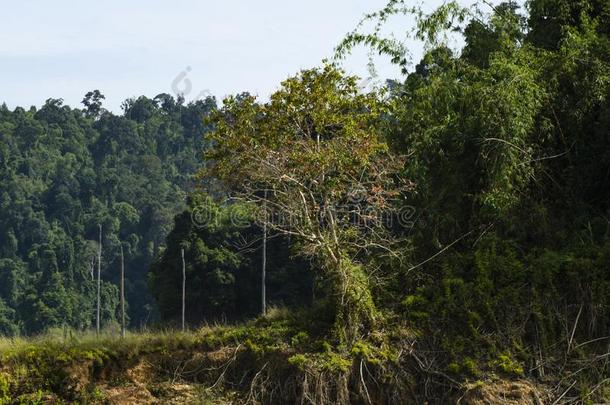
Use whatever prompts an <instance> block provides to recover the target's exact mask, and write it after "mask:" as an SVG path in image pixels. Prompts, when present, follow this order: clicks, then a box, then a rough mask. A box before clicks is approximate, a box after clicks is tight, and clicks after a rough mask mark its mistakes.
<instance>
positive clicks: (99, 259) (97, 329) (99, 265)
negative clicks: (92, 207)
mask: <svg viewBox="0 0 610 405" xmlns="http://www.w3.org/2000/svg"><path fill="white" fill-rule="evenodd" d="M98 226H99V228H100V238H99V242H100V246H99V250H98V254H97V311H96V317H95V333H96V335H97V336H99V335H100V292H101V288H102V281H101V273H102V224H99V225H98Z"/></svg>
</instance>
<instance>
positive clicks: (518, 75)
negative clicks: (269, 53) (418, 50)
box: [0, 0, 610, 403]
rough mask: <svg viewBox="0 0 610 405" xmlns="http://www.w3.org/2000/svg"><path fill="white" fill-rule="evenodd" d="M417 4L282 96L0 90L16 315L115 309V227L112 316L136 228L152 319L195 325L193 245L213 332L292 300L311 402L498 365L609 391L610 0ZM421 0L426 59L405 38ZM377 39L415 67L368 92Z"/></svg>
mask: <svg viewBox="0 0 610 405" xmlns="http://www.w3.org/2000/svg"><path fill="white" fill-rule="evenodd" d="M406 3H407V2H404V1H400V0H391V1H390V2H389V3H388V5H387V7H386V8H384V9H383V10H380V11H378V12H376V13H372V14H370V15H368V16H366V17H365V18H364V20H363V21H362V23H361V24H360V25H359V26H358V28H357V29H356V30H355V31H353V32H352V33H350V34H348V35H347V37H346V38H345V40H344V41H343V42H342V43H341V44H339V46H338V47H337V49H336V58H335V59H334V60H332V61H327V62H325V63H324V64H323V65H322V66H320V67H317V68H312V69H308V70H303V71H301V72H299V73H298V74H297V75H295V76H294V77H291V78H289V79H287V80H286V81H284V82H283V83H282V84H281V86H280V88H279V89H278V90H277V91H276V92H275V93H274V94H272V95H271V97H270V98H269V99H268V100H261V99H259V98H257V97H254V96H252V95H250V94H248V93H243V94H240V95H237V96H231V97H228V98H226V99H225V100H224V101H223V102H222V104H221V105H219V106H217V105H216V102H215V100H214V99H211V98H210V99H206V100H203V101H198V102H195V103H190V104H188V105H184V102H183V100H181V99H180V98H178V99H177V100H176V99H174V98H172V97H170V96H168V95H159V96H157V97H156V98H154V99H148V98H145V97H141V98H138V99H134V100H128V101H126V102H125V105H124V114H123V115H122V116H116V115H114V114H111V113H109V112H107V111H104V110H103V108H102V105H101V101H102V98H103V97H102V96H101V94H99V92H92V93H89V94H88V95H87V96H86V98H85V100H84V105H85V108H84V109H71V108H69V107H67V106H63V105H62V102H61V100H49V101H47V103H46V104H45V105H44V106H43V107H42V108H40V109H35V108H32V109H30V110H29V111H25V110H23V109H21V108H17V109H15V110H14V111H12V112H11V111H9V110H8V109H7V108H6V107H2V108H0V139H1V143H0V170H1V171H2V183H1V184H0V195H1V204H2V205H1V207H2V208H1V209H0V224H1V226H0V232H1V233H0V252H1V257H2V259H0V288H1V290H0V298H1V300H0V330H1V331H2V333H4V334H18V333H26V334H31V333H36V332H40V331H42V330H44V329H47V328H49V327H58V326H69V327H72V328H76V329H81V330H82V329H87V328H89V327H91V325H92V323H93V321H94V319H95V318H94V309H95V307H94V305H95V282H94V279H93V269H94V266H95V264H96V263H95V257H96V252H97V249H98V248H99V246H98V245H97V237H98V224H101V225H102V229H103V243H102V246H103V252H104V254H103V261H102V274H103V279H104V287H103V299H102V301H103V314H104V316H103V320H104V322H105V323H107V324H111V323H112V322H114V320H115V319H116V316H117V311H118V290H117V285H118V274H119V273H118V266H119V264H118V261H117V260H118V257H119V253H118V250H119V247H120V246H121V244H122V246H123V247H124V249H125V253H126V260H127V271H126V274H127V302H128V306H129V312H128V313H129V318H130V325H131V327H132V328H137V327H139V326H142V325H144V324H147V323H148V324H149V325H154V324H159V325H164V326H167V325H178V323H179V321H180V316H181V310H182V295H181V293H182V291H181V285H182V262H181V255H182V252H184V254H185V268H186V269H185V270H186V271H185V273H186V279H187V280H188V282H187V286H186V298H185V306H186V318H187V322H188V323H189V324H190V325H191V327H196V326H199V325H201V324H204V323H209V322H229V323H231V322H237V321H243V320H245V319H248V318H255V317H257V316H258V315H260V314H261V313H263V314H264V312H265V307H266V306H274V307H282V308H283V307H287V308H290V311H291V312H290V313H291V315H290V316H289V317H288V319H289V321H280V322H279V326H278V328H279V329H280V330H281V331H282V332H281V333H289V334H290V337H289V339H288V341H289V343H286V342H284V343H283V346H281V347H280V349H277V348H275V349H274V350H279V351H281V350H284V352H288V353H289V354H287V355H286V356H285V357H289V359H288V363H289V364H290V365H291V366H294V367H296V368H298V369H299V370H301V371H303V370H305V371H304V376H305V377H303V378H304V380H303V381H304V382H302V385H303V387H302V392H301V394H298V395H302V397H301V399H302V398H304V397H305V395H306V394H305V392H306V391H307V389H309V388H311V387H310V386H308V385H307V376H312V375H315V376H317V377H316V378H317V380H316V383H315V384H317V385H316V387H317V389H318V391H316V392H315V393H312V394H311V395H312V397H311V398H314V399H313V400H312V399H311V398H310V401H309V402H311V403H322V402H327V403H332V402H349V400H346V397H349V394H345V392H347V391H349V392H350V393H351V394H352V395H359V396H358V398H359V399H358V400H357V401H356V402H358V403H360V402H362V403H401V402H402V401H404V400H405V398H411V399H412V400H413V398H416V400H418V401H421V403H423V401H424V400H426V401H428V400H431V401H433V402H434V401H438V403H443V401H445V400H447V398H450V397H449V396H445V395H449V394H447V393H448V392H452V390H455V391H459V390H461V389H462V388H463V386H462V385H460V384H461V382H462V381H477V380H479V379H482V378H483V377H482V376H486V375H502V376H507V378H511V379H529V380H531V381H537V382H538V383H541V384H548V385H550V386H552V387H553V388H552V389H550V391H551V392H553V393H554V394H553V395H554V397H553V398H557V397H559V399H558V400H557V401H559V400H560V399H561V398H565V399H567V398H572V399H574V401H579V400H582V401H587V400H590V401H596V400H599V401H605V400H607V399H608V398H609V397H610V385H609V384H608V381H609V380H610V363H608V359H609V358H608V350H609V348H610V346H609V344H610V340H609V339H608V331H609V330H610V3H609V2H608V1H606V0H578V1H572V0H531V1H529V2H527V4H526V7H525V8H521V7H520V6H518V5H517V4H516V3H515V2H506V3H502V4H500V5H498V6H491V5H489V4H487V3H486V2H482V3H481V4H479V5H475V6H473V7H468V8H464V7H461V6H460V5H459V4H458V3H456V2H448V3H446V4H444V5H443V6H441V7H440V8H438V9H436V10H435V11H433V12H431V13H424V12H422V11H421V10H420V9H418V8H411V7H410V6H408V5H407V4H406ZM403 15H408V16H410V17H411V18H412V19H413V20H414V21H415V26H414V28H413V29H412V30H411V31H409V32H410V35H411V39H415V40H418V41H421V42H422V43H424V45H425V49H426V51H425V54H424V56H423V58H422V59H421V60H420V61H411V60H409V59H408V58H407V57H406V56H405V55H406V54H407V51H408V50H407V49H406V46H407V45H406V44H405V43H401V42H399V41H397V40H396V39H395V37H393V36H388V37H386V36H384V34H383V33H384V31H383V27H384V26H385V24H386V23H387V21H388V20H389V19H391V18H393V17H397V16H403ZM369 26H372V27H373V29H372V31H366V30H365V27H369ZM455 37H457V38H459V39H460V40H461V41H463V47H462V48H461V49H453V48H451V47H450V46H448V44H449V43H450V42H451V41H450V38H455ZM359 46H364V47H366V48H367V49H369V50H371V52H372V53H376V54H380V55H384V56H387V57H388V58H390V59H391V60H392V62H393V63H395V64H396V65H398V66H399V67H400V68H402V69H403V71H404V73H405V76H404V78H403V79H402V80H392V81H388V82H387V84H386V85H384V86H382V88H379V89H375V90H373V91H368V92H363V91H362V90H361V88H360V86H359V79H358V78H356V77H352V76H349V75H348V74H346V73H345V72H344V71H343V70H342V69H341V67H340V61H341V59H342V58H343V57H345V56H346V55H348V54H349V53H350V52H351V51H352V50H353V49H354V48H356V47H359ZM413 62H415V63H413ZM263 272H266V273H268V274H266V279H265V281H264V282H263V277H265V275H264V274H263ZM263 287H265V288H264V290H265V293H263V292H262V291H263ZM261 319H263V321H264V320H265V319H271V318H261ZM263 321H261V322H263ZM265 322H267V321H265ZM269 322H273V320H272V319H271V320H269ZM282 322H284V323H282ZM287 323H289V324H290V327H288V326H286V325H287ZM257 325H262V326H260V329H261V331H263V330H265V331H266V329H265V328H266V327H269V325H268V324H266V323H263V324H257ZM287 331H290V332H287ZM296 331H298V333H297V332H296ZM292 332H294V333H292ZM260 333H261V334H262V333H267V332H260ZM278 333H279V332H278ZM261 336H262V337H261ZM261 336H259V339H260V341H257V340H256V339H255V338H248V340H247V341H246V343H245V346H246V347H247V348H248V350H251V351H252V353H254V354H253V355H252V356H253V357H255V358H261V356H264V355H265V354H268V352H267V351H266V350H267V349H264V348H262V347H263V346H264V344H269V341H270V340H272V338H270V337H269V336H267V335H264V336H263V335H261ZM256 342H258V343H256ZM261 342H264V343H261ZM240 347H241V344H240V346H238V348H237V349H236V352H237V350H238V349H239V348H240ZM286 347H289V348H290V349H286ZM284 352H282V353H284ZM295 353H296V354H295ZM256 356H259V357H256ZM354 359H356V360H354ZM358 362H359V369H358V367H356V366H353V367H352V365H354V364H358ZM364 362H366V364H368V366H367V367H370V368H371V369H370V370H374V371H370V370H368V369H367V370H368V371H367V372H368V374H367V375H368V377H365V373H364V372H363V364H364ZM267 364H268V363H265V365H264V366H263V367H262V368H261V369H260V371H259V373H256V374H255V375H254V377H253V378H254V380H256V378H257V377H258V376H259V374H260V373H262V372H263V369H265V367H266V366H267ZM270 368H271V367H270ZM413 370H417V371H413ZM268 372H269V373H272V371H268ZM316 372H317V373H318V374H315V373H316ZM284 373H286V372H284ZM333 373H337V374H333ZM333 375H340V378H334V377H333ZM413 375H418V376H420V377H418V378H422V379H423V381H425V384H420V385H418V384H414V383H413V379H412V378H411V377H412V376H413ZM422 375H423V376H425V377H421V376H422ZM276 377H277V376H276ZM277 378H280V377H277ZM268 380H273V378H272V377H269V378H268ZM266 381H267V380H266ZM418 381H421V380H418ZM367 382H368V383H369V387H371V386H373V385H374V386H375V387H376V388H375V393H374V395H376V396H375V398H374V400H371V396H370V395H373V394H372V393H371V394H370V395H369V390H368V388H367ZM310 383H311V381H310ZM278 384H279V383H278ZM311 384H312V386H313V384H314V383H311ZM324 384H326V385H324ZM252 385H253V386H254V381H253V382H252ZM321 385H324V387H325V388H324V389H322V388H320V386H321ZM414 386H418V387H419V388H413V387H414ZM329 387H330V388H329ZM355 387H358V388H357V389H356V388H355ZM250 389H251V392H250V394H252V390H253V388H250ZM276 389H277V392H281V393H282V394H281V395H286V394H285V393H284V392H283V391H282V389H280V388H277V387H276ZM358 390H359V391H358ZM314 391H315V390H314ZM355 391H357V393H354V392H355ZM277 392H276V391H275V390H271V389H269V387H267V391H265V390H264V389H262V391H261V394H260V395H261V396H262V397H263V398H267V400H268V401H270V402H273V401H271V399H274V400H275V401H277V400H278V397H275V398H272V397H273V395H280V394H277ZM265 395H269V396H271V397H265ZM290 395H293V394H292V393H291V394H290ZM294 395H296V397H298V395H297V394H294ZM316 395H320V396H316ZM560 395H561V397H560ZM248 398H250V397H248ZM270 398H271V399H270ZM451 398H454V397H451ZM352 399H353V398H352ZM359 401H360V402H359ZM263 402H265V401H263ZM481 403H482V402H481ZM522 403H526V402H522ZM528 403H529V402H528ZM532 403H534V402H532ZM592 403H595V402H592Z"/></svg>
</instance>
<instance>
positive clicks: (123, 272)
mask: <svg viewBox="0 0 610 405" xmlns="http://www.w3.org/2000/svg"><path fill="white" fill-rule="evenodd" d="M121 337H122V338H125V257H124V255H123V243H122V242H121Z"/></svg>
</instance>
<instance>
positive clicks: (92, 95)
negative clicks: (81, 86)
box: [82, 90, 106, 118]
mask: <svg viewBox="0 0 610 405" xmlns="http://www.w3.org/2000/svg"><path fill="white" fill-rule="evenodd" d="M105 98H106V96H104V95H103V94H102V93H101V92H100V91H99V90H93V91H90V92H88V93H87V94H85V98H83V101H82V104H83V105H84V106H85V111H86V114H87V116H88V117H92V118H97V117H99V115H100V114H101V112H102V111H103V110H102V100H104V99H105Z"/></svg>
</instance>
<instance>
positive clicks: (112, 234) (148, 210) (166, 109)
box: [0, 91, 216, 334]
mask: <svg viewBox="0 0 610 405" xmlns="http://www.w3.org/2000/svg"><path fill="white" fill-rule="evenodd" d="M103 99H104V96H103V95H102V94H101V93H99V92H98V91H93V92H90V93H88V94H87V95H86V97H85V99H84V100H83V104H84V106H85V108H83V109H77V108H70V107H68V106H65V105H63V103H62V100H56V99H50V100H48V101H47V102H46V103H45V105H43V106H42V107H41V108H40V109H36V108H34V107H32V108H31V109H29V110H27V111H26V110H24V109H23V108H16V109H15V110H14V111H9V110H8V109H7V107H6V106H2V107H0V171H1V178H2V182H1V183H0V196H1V197H0V199H1V207H2V209H1V210H0V230H1V231H0V235H1V236H0V252H1V259H0V286H1V287H0V288H1V292H0V308H1V311H0V329H1V330H2V333H4V334H23V333H25V334H32V333H36V332H40V331H43V330H45V329H48V328H52V327H71V328H75V329H80V330H82V329H86V328H89V327H91V326H92V322H94V321H95V303H96V282H95V280H94V278H95V277H94V276H95V274H94V273H95V271H96V270H97V254H98V250H99V235H98V233H99V229H98V226H99V225H102V251H103V253H102V263H101V265H102V269H101V273H102V279H103V283H102V284H103V285H102V289H101V290H102V292H101V295H102V299H101V302H102V308H101V312H102V320H103V323H105V324H109V323H112V322H113V320H115V319H116V315H117V308H118V300H119V295H118V281H119V271H120V269H119V249H120V245H121V244H122V245H123V247H124V252H125V265H126V275H127V281H126V295H127V301H128V314H129V318H130V323H131V325H133V326H136V327H138V326H141V325H143V324H145V323H147V322H152V321H154V320H155V317H156V316H157V315H156V313H157V312H156V309H155V305H154V301H153V299H152V296H151V295H150V293H149V292H148V288H147V272H148V267H149V265H150V263H151V262H152V261H153V259H154V257H155V255H156V254H157V253H158V252H159V249H160V248H161V247H162V246H163V244H164V239H165V236H166V235H167V234H168V232H169V230H170V229H171V227H172V223H173V217H174V215H176V213H178V212H180V211H181V210H182V209H184V207H185V196H186V194H187V192H188V190H190V189H191V188H192V185H193V183H194V181H193V174H195V173H196V172H197V170H198V169H199V168H200V166H201V156H200V155H201V153H202V151H203V145H204V144H205V141H204V139H203V137H202V134H203V133H205V131H206V130H207V127H206V126H205V124H204V122H203V118H204V117H205V115H206V114H208V113H209V112H210V111H211V110H213V109H214V108H215V107H216V103H215V100H214V99H212V98H209V99H205V100H201V101H197V102H194V103H190V104H189V105H183V102H182V100H179V99H178V100H175V99H174V98H172V97H171V96H169V95H167V94H160V95H159V96H157V97H155V98H154V99H149V98H146V97H140V98H138V99H130V100H127V101H126V102H125V103H124V114H123V115H121V116H117V115H114V114H112V113H110V112H108V111H105V110H104V109H103V106H102V102H103ZM94 270H95V271H94Z"/></svg>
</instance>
